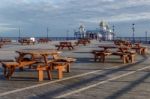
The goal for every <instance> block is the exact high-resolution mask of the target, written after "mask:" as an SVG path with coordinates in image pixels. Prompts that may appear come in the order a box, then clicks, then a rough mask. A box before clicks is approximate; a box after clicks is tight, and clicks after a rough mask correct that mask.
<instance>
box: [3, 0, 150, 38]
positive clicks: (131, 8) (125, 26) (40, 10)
mask: <svg viewBox="0 0 150 99" xmlns="http://www.w3.org/2000/svg"><path fill="white" fill-rule="evenodd" d="M102 20H104V21H106V22H108V23H109V25H110V27H112V25H113V24H114V25H115V31H116V34H117V35H118V36H132V29H131V26H132V23H135V36H145V31H148V33H149V34H148V36H150V0H1V3H0V36H18V28H19V27H20V28H21V35H22V36H46V28H47V27H48V28H49V35H50V36H66V31H67V30H69V36H72V35H73V31H74V30H77V29H78V27H79V25H80V24H84V26H85V28H86V29H96V28H99V26H98V25H99V23H100V21H102Z"/></svg>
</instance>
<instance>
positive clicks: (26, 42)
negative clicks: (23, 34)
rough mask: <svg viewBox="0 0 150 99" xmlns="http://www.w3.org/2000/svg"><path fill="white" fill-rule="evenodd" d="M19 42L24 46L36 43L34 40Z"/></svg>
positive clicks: (21, 40)
mask: <svg viewBox="0 0 150 99" xmlns="http://www.w3.org/2000/svg"><path fill="white" fill-rule="evenodd" d="M18 42H19V43H21V44H22V45H23V44H27V45H29V44H33V45H34V44H35V41H33V40H30V39H20V40H18Z"/></svg>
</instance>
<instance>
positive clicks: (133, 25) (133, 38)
mask: <svg viewBox="0 0 150 99" xmlns="http://www.w3.org/2000/svg"><path fill="white" fill-rule="evenodd" d="M134 32H135V24H134V23H133V24H132V33H133V34H132V40H133V43H134V42H135V37H134V36H135V35H134Z"/></svg>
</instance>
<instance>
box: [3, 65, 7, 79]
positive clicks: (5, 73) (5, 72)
mask: <svg viewBox="0 0 150 99" xmlns="http://www.w3.org/2000/svg"><path fill="white" fill-rule="evenodd" d="M3 68H4V72H3V73H4V76H5V77H6V75H7V68H6V67H4V66H3Z"/></svg>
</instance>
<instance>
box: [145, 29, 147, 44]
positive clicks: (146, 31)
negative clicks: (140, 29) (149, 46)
mask: <svg viewBox="0 0 150 99" xmlns="http://www.w3.org/2000/svg"><path fill="white" fill-rule="evenodd" d="M145 38H146V43H147V31H145Z"/></svg>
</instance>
